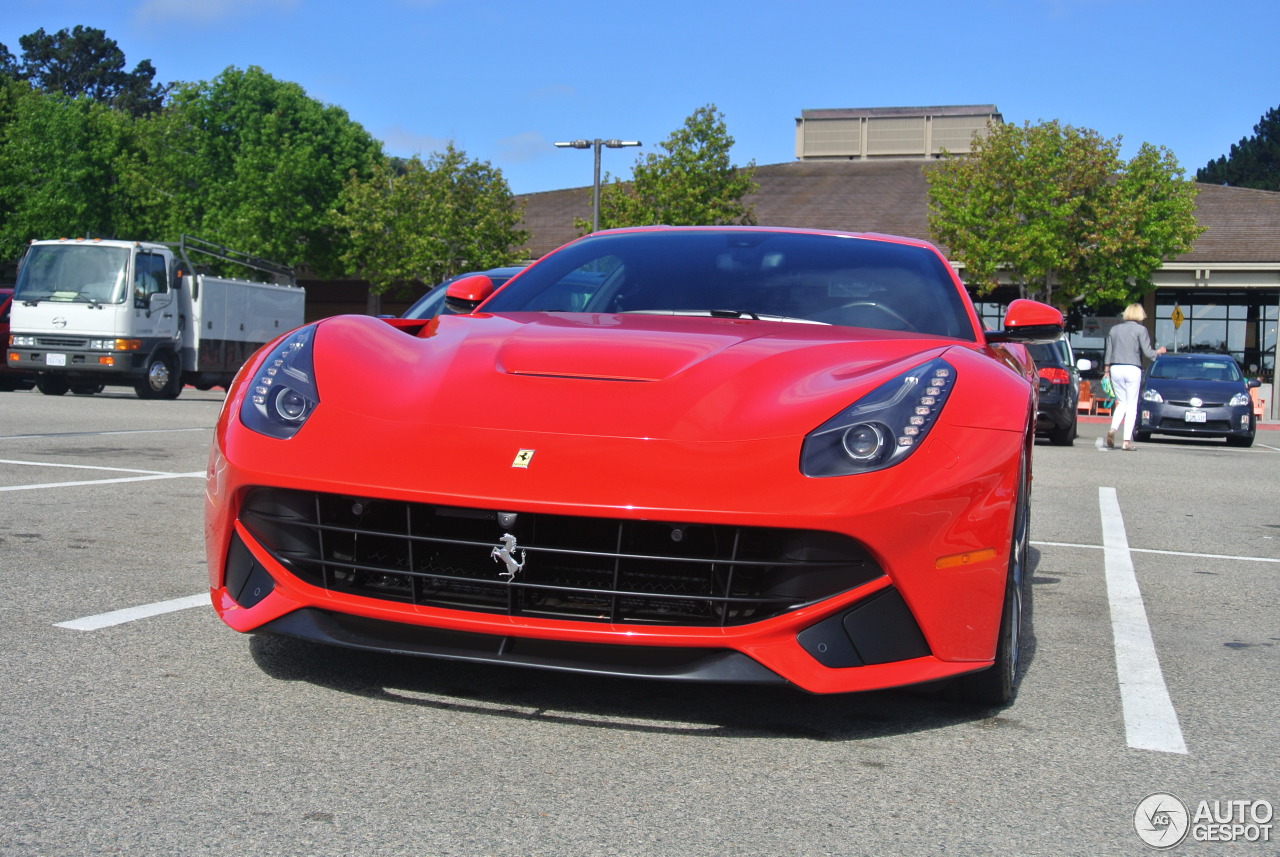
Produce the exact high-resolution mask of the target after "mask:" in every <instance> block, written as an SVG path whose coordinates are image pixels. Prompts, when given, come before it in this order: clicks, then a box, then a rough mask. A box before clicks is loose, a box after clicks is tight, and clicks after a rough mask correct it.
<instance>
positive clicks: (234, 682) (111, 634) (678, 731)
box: [0, 389, 1280, 857]
mask: <svg viewBox="0 0 1280 857" xmlns="http://www.w3.org/2000/svg"><path fill="white" fill-rule="evenodd" d="M221 400H222V396H221V393H220V392H218V391H214V392H210V393H199V392H195V391H191V390H188V391H186V392H184V393H183V395H182V396H181V398H179V399H177V400H176V401H171V402H166V401H140V400H138V399H136V398H135V397H134V396H133V395H132V393H131V392H127V391H125V390H123V389H121V390H109V391H108V392H107V393H105V394H102V395H98V396H94V397H74V396H65V397H58V398H53V397H45V396H41V395H39V394H37V393H35V392H23V393H2V394H0V611H2V612H0V616H2V617H3V622H0V644H2V645H3V651H4V653H5V656H4V658H3V659H0V682H3V685H4V688H5V692H4V694H3V697H0V723H2V724H3V727H4V728H3V729H2V730H0V753H2V754H3V758H4V759H5V774H4V776H2V777H0V854H2V855H82V854H83V855H91V854H92V855H98V854H130V855H206V854H208V855H220V854H231V853H235V854H248V855H277V854H278V855H361V854H378V855H402V854H403V855H557V857H564V856H565V855H771V857H776V855H797V857H800V855H828V854H830V855H845V854H849V855H855V854H858V855H860V854H868V855H870V854H875V855H883V854H911V855H915V854H920V855H926V854H962V855H975V854H1019V855H1039V854H1044V855H1060V854H1081V855H1096V854H1140V853H1148V852H1149V851H1150V849H1149V848H1148V846H1147V845H1145V844H1143V841H1142V840H1141V839H1140V838H1139V836H1138V834H1137V832H1136V830H1135V812H1136V811H1137V810H1138V807H1139V804H1140V802H1142V801H1143V800H1144V798H1147V797H1148V796H1151V795H1153V794H1158V793H1167V794H1169V795H1171V796H1176V797H1177V798H1178V799H1180V800H1181V801H1182V802H1183V804H1184V805H1185V806H1186V808H1187V810H1188V813H1189V814H1190V815H1194V814H1195V813H1196V812H1197V807H1198V806H1199V805H1200V802H1201V801H1207V802H1209V805H1210V806H1212V807H1213V808H1214V809H1217V810H1218V812H1219V813H1220V814H1221V813H1225V812H1228V811H1234V810H1233V809H1232V807H1233V806H1235V805H1226V804H1227V802H1228V801H1238V802H1241V803H1239V804H1238V806H1239V808H1240V810H1241V812H1243V813H1245V816H1246V817H1245V819H1244V821H1245V822H1246V823H1242V825H1241V830H1240V831H1239V833H1238V835H1236V836H1235V839H1234V841H1231V842H1222V841H1198V840H1197V839H1196V837H1195V836H1193V835H1189V836H1188V837H1187V840H1186V841H1185V842H1183V843H1182V844H1180V845H1178V846H1176V848H1175V849H1174V850H1173V853H1190V854H1222V855H1227V854H1231V855H1238V854H1244V855H1255V854H1256V855H1275V854H1280V844H1277V840H1276V836H1277V835H1280V834H1277V833H1276V832H1274V831H1273V830H1272V825H1273V824H1275V822H1271V821H1269V820H1268V822H1267V823H1266V824H1265V826H1266V831H1265V832H1266V834H1267V837H1268V838H1267V839H1266V840H1264V837H1263V830H1262V828H1263V826H1264V824H1263V823H1262V822H1260V821H1258V818H1257V817H1255V818H1254V819H1253V820H1252V821H1250V819H1249V818H1248V817H1247V816H1248V813H1249V812H1250V811H1252V812H1253V813H1254V815H1255V816H1259V814H1260V813H1261V811H1262V810H1261V805H1262V802H1265V803H1266V804H1267V806H1268V807H1275V806H1276V805H1277V804H1280V764H1278V763H1277V750H1278V749H1280V717H1277V715H1276V711H1275V709H1276V705H1275V700H1276V697H1277V692H1276V688H1277V686H1278V685H1280V657H1277V654H1278V653H1280V620H1278V619H1277V611H1276V604H1277V602H1278V601H1280V516H1278V515H1277V474H1280V431H1268V432H1262V433H1260V434H1259V439H1258V442H1257V443H1256V444H1255V446H1254V447H1253V448H1251V449H1232V448H1227V447H1225V446H1224V445H1222V444H1221V443H1220V442H1208V441H1205V442H1193V441H1180V440H1160V439H1156V440H1153V441H1152V442H1151V443H1148V444H1144V445H1142V446H1141V447H1140V449H1139V451H1137V452H1135V453H1128V452H1120V451H1109V450H1105V449H1103V448H1102V447H1101V443H1100V439H1101V436H1102V434H1103V432H1104V430H1105V426H1104V425H1102V424H1101V423H1099V422H1090V423H1086V424H1082V425H1081V437H1080V439H1079V440H1078V441H1077V442H1076V445H1075V446H1074V447H1070V448H1060V447H1053V446H1049V445H1046V444H1039V445H1037V447H1036V452H1035V460H1034V469H1035V487H1034V494H1033V517H1032V540H1033V547H1034V550H1033V557H1032V559H1033V578H1032V583H1033V586H1032V593H1031V612H1032V627H1031V633H1030V634H1029V635H1028V637H1029V639H1028V640H1027V644H1026V649H1025V650H1024V657H1025V659H1026V662H1027V665H1026V671H1025V675H1024V678H1023V683H1022V687H1021V689H1020V692H1019V695H1018V697H1017V699H1016V701H1015V702H1014V704H1013V705H1011V706H1009V707H1008V708H1006V709H1003V710H987V709H975V708H972V707H966V706H963V705H960V704H958V703H953V702H949V701H947V700H945V699H943V698H940V697H938V696H936V695H930V694H927V693H924V692H920V691H914V692H892V693H876V694H866V695H860V696H850V697H815V696H807V695H804V694H802V693H799V692H788V691H785V690H777V689H770V690H761V689H758V688H749V687H748V688H724V687H715V688H707V687H697V686H686V685H668V684H660V683H650V682H636V681H622V680H612V679H604V678H582V677H573V676H561V675H555V674H546V673H540V672H526V671H516V670H511V669H503V668H498V667H485V668H481V667H477V666H466V665H461V664H449V663H440V662H433V661H422V660H414V659H407V658H395V657H387V656H381V655H371V654H364V653H354V652H346V651H341V650H335V649H328V648H319V647H314V646H311V645H307V644H302V643H297V642H292V641H286V640H280V639H272V638H261V637H245V636H241V635H238V634H236V633H235V632H233V631H231V630H230V629H228V628H226V627H224V626H223V625H222V624H221V623H220V622H219V621H218V620H217V619H216V617H215V616H214V614H213V611H212V609H210V608H209V606H208V598H207V594H206V593H207V579H206V572H205V564H204V555H203V541H202V532H201V523H202V522H201V504H202V481H201V479H202V476H203V472H204V468H205V464H206V454H207V449H208V444H209V440H210V437H211V435H212V426H213V425H214V422H215V420H216V419H217V414H218V410H219V407H220V405H221ZM406 454H411V453H409V452H407V453H406ZM1215 801H1216V802H1217V803H1214V802H1215ZM1249 824H1252V825H1253V828H1254V830H1253V831H1252V832H1254V833H1256V834H1257V836H1256V837H1255V838H1256V840H1258V841H1250V840H1249V837H1248V835H1249V833H1250V832H1251V831H1250V830H1248V829H1247V828H1248V827H1249ZM1220 827H1223V826H1222V825H1220ZM1230 827H1231V825H1230V824H1227V825H1225V829H1217V828H1215V829H1214V830H1210V829H1209V828H1208V827H1205V828H1203V830H1202V831H1201V832H1202V833H1204V834H1205V836H1202V837H1201V839H1207V838H1208V836H1209V835H1210V834H1213V835H1215V836H1218V838H1221V837H1223V836H1226V835H1228V834H1231V833H1232V830H1231V829H1230Z"/></svg>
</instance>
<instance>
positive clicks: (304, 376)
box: [240, 325, 320, 440]
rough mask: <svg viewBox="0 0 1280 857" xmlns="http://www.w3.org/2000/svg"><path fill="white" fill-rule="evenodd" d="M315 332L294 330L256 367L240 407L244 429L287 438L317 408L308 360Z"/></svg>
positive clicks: (312, 330)
mask: <svg viewBox="0 0 1280 857" xmlns="http://www.w3.org/2000/svg"><path fill="white" fill-rule="evenodd" d="M315 330H316V328H315V325H310V326H308V327H303V328H300V329H298V330H295V331H294V332H293V333H291V334H289V335H288V336H286V337H285V338H284V339H283V340H281V342H280V344H279V345H277V346H276V347H275V348H274V349H273V350H272V352H271V353H270V354H268V355H267V357H266V359H264V360H263V361H262V363H260V364H259V365H258V371H257V372H255V373H254V376H253V380H252V381H251V382H250V383H249V391H248V393H247V394H246V395H245V397H244V403H243V404H242V405H241V406H240V422H242V423H244V425H245V427H246V428H250V429H252V430H253V431H256V432H258V433H259V434H265V435H267V436H268V437H277V438H280V439H282V440H283V439H286V438H291V437H293V436H294V435H295V434H297V433H298V429H300V428H302V424H303V423H305V422H306V421H307V418H308V417H310V416H311V412H312V411H314V410H315V409H316V405H318V404H320V393H319V391H318V390H317V389H316V381H315V372H314V370H313V368H312V360H311V348H312V342H313V340H314V339H315Z"/></svg>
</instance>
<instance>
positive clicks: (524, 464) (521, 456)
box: [511, 449, 533, 470]
mask: <svg viewBox="0 0 1280 857" xmlns="http://www.w3.org/2000/svg"><path fill="white" fill-rule="evenodd" d="M531 461H533V450H532V449H522V450H520V451H519V452H517V453H516V460H515V461H513V462H511V466H512V467H520V468H523V469H525V470H528V469H529V462H531Z"/></svg>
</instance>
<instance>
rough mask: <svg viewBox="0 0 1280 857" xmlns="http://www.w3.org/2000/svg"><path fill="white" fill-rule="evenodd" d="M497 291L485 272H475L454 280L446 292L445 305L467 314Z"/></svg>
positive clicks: (454, 311) (451, 310) (454, 310)
mask: <svg viewBox="0 0 1280 857" xmlns="http://www.w3.org/2000/svg"><path fill="white" fill-rule="evenodd" d="M494 291H496V287H495V286H494V285H493V280H491V279H489V278H488V277H486V276H485V275H484V274H475V275H474V276H470V277H463V278H462V279H460V280H454V281H453V282H452V283H450V284H449V285H448V287H447V288H446V289H445V293H444V305H445V306H446V307H448V308H449V311H450V312H453V313H458V314H466V313H469V312H471V311H472V310H474V309H475V308H476V307H478V306H480V304H482V303H484V301H485V299H486V298H488V297H489V295H491V294H493V293H494Z"/></svg>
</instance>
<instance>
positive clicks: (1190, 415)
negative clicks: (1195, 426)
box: [1185, 408, 1209, 423]
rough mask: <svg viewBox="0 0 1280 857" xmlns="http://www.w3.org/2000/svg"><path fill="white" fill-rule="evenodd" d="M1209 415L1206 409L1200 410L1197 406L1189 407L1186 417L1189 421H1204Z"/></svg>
mask: <svg viewBox="0 0 1280 857" xmlns="http://www.w3.org/2000/svg"><path fill="white" fill-rule="evenodd" d="M1208 417H1209V415H1208V414H1207V413H1205V412H1204V411H1199V410H1196V409H1195V408H1187V415H1186V417H1185V419H1186V421H1187V422H1189V423H1203V422H1207V421H1208Z"/></svg>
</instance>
